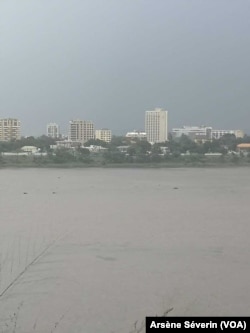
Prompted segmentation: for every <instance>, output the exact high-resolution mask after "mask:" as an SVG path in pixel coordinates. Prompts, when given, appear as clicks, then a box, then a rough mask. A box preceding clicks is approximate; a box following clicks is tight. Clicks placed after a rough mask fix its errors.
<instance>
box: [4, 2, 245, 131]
mask: <svg viewBox="0 0 250 333" xmlns="http://www.w3.org/2000/svg"><path fill="white" fill-rule="evenodd" d="M249 13H250V3H249V1H246V0H241V1H228V0H220V1H217V0H204V1H199V0H190V1H186V0H159V1H157V2H156V1H147V0H138V1H131V0H128V1H116V0H109V1H100V0H91V1H90V0H86V1H84V2H83V1H80V0H72V1H70V2H68V1H66V0H54V1H53V2H51V1H48V0H43V1H32V2H31V1H28V2H22V1H21V2H20V1H17V0H8V1H2V2H1V4H0V20H1V37H0V38H1V46H2V48H1V62H0V70H1V78H0V84H1V90H0V100H1V104H0V116H1V117H2V118H6V117H11V118H18V119H20V121H21V122H22V124H23V127H22V131H23V134H24V135H39V134H40V135H41V134H43V133H44V125H45V124H47V123H49V122H50V121H53V122H58V123H59V122H60V128H61V131H62V132H66V129H67V127H68V121H69V120H70V119H77V118H79V119H90V120H92V121H93V122H94V123H95V124H96V127H97V128H101V127H104V128H105V127H108V128H110V129H111V130H112V132H113V133H114V134H119V133H125V132H126V131H127V130H129V129H132V128H134V127H135V128H138V129H140V128H142V125H141V124H143V119H144V110H152V109H153V108H155V107H163V108H164V109H167V110H169V111H170V112H171V116H170V117H169V127H170V128H173V127H180V126H182V125H183V124H188V125H189V124H197V125H199V124H209V125H210V126H212V127H218V128H241V129H242V130H244V131H245V132H246V133H249V130H250V125H249V124H250V112H249V107H250V105H249V104H250V103H249V93H248V87H249V85H250V77H249V75H248V72H249V69H250V68H249V67H250V64H249V54H250V35H249V20H250V17H249ZM45 22H46V23H45ZM180 120H181V121H180Z"/></svg>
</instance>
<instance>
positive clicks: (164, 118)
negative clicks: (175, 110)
mask: <svg viewBox="0 0 250 333" xmlns="http://www.w3.org/2000/svg"><path fill="white" fill-rule="evenodd" d="M145 132H146V134H147V141H148V142H150V143H152V144H154V143H158V142H165V141H167V140H168V111H165V110H163V109H161V108H156V109H155V110H153V111H146V113H145Z"/></svg>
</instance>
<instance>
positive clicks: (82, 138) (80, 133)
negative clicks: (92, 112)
mask: <svg viewBox="0 0 250 333" xmlns="http://www.w3.org/2000/svg"><path fill="white" fill-rule="evenodd" d="M94 137H95V135H94V124H93V122H92V121H86V120H71V121H70V122H69V140H71V141H74V142H81V143H85V142H87V141H88V140H90V139H94Z"/></svg>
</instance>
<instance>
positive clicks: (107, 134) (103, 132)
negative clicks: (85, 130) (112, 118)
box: [95, 128, 112, 142]
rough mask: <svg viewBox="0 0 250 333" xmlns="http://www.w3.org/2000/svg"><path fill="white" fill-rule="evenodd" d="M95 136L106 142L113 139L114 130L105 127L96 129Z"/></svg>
mask: <svg viewBox="0 0 250 333" xmlns="http://www.w3.org/2000/svg"><path fill="white" fill-rule="evenodd" d="M95 138H96V139H98V140H102V141H105V142H110V141H111V139H112V132H111V130H110V129H107V128H103V129H100V130H96V131H95Z"/></svg>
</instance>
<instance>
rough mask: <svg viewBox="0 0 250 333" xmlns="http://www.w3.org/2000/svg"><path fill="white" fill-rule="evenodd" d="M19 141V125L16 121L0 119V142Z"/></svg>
mask: <svg viewBox="0 0 250 333" xmlns="http://www.w3.org/2000/svg"><path fill="white" fill-rule="evenodd" d="M20 139H21V123H20V121H19V120H18V119H13V118H4V119H0V141H11V140H20Z"/></svg>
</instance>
